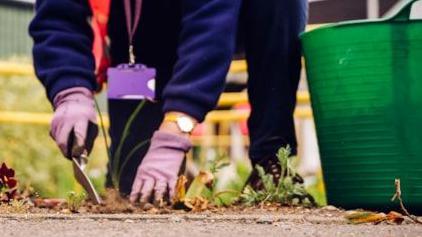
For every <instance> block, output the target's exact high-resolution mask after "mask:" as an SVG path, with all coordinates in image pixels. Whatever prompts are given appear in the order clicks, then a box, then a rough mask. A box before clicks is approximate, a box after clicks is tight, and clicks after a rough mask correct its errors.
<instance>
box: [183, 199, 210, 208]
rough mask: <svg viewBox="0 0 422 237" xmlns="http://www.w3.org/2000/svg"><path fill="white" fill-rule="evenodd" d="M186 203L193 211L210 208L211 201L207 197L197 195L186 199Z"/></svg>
mask: <svg viewBox="0 0 422 237" xmlns="http://www.w3.org/2000/svg"><path fill="white" fill-rule="evenodd" d="M184 204H185V206H186V207H188V208H189V209H190V210H191V211H204V210H207V209H208V204H209V202H208V200H207V199H205V198H202V197H195V198H193V199H186V200H185V201H184Z"/></svg>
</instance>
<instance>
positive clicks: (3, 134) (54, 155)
mask: <svg viewBox="0 0 422 237" xmlns="http://www.w3.org/2000/svg"><path fill="white" fill-rule="evenodd" d="M0 98H1V99H0V110H1V111H25V112H52V109H51V106H50V103H49V102H48V101H47V99H46V96H45V91H44V89H43V87H42V86H41V84H40V83H39V82H38V81H37V80H36V79H34V78H23V77H10V78H5V77H0ZM106 161H107V155H106V149H105V146H104V144H103V143H102V139H97V141H96V146H95V149H94V151H93V153H92V155H91V156H90V163H89V175H90V176H91V178H92V179H93V182H94V184H95V185H96V186H97V187H98V188H99V189H100V190H103V182H104V175H105V170H106ZM0 162H6V163H7V165H8V166H10V167H12V168H14V169H15V170H16V176H17V177H18V179H19V183H20V187H22V188H23V187H25V186H28V185H30V186H32V187H33V188H34V189H35V190H36V191H37V192H38V193H39V194H41V195H42V196H45V197H66V196H67V193H68V192H69V191H80V190H81V187H80V186H79V185H78V184H76V182H75V181H74V179H73V173H72V167H71V163H70V162H69V161H68V160H66V159H65V158H63V156H62V155H61V154H60V152H59V150H58V149H57V148H56V146H55V144H54V142H53V140H52V139H51V138H50V136H49V126H48V125H45V126H44V125H29V124H14V123H0Z"/></svg>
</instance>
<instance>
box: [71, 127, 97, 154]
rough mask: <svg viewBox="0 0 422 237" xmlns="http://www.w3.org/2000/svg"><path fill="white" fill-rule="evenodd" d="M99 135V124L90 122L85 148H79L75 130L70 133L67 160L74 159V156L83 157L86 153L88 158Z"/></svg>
mask: <svg viewBox="0 0 422 237" xmlns="http://www.w3.org/2000/svg"><path fill="white" fill-rule="evenodd" d="M97 135H98V126H97V124H95V123H93V122H91V121H89V122H88V129H87V132H86V138H85V144H84V146H83V147H78V146H77V145H76V143H75V130H74V129H72V131H71V132H70V133H69V138H68V140H67V156H66V157H67V158H68V159H72V157H73V155H74V154H79V155H82V154H84V152H85V151H86V152H85V153H86V154H85V156H88V155H89V154H90V153H91V151H92V148H93V147H94V142H95V138H96V137H97Z"/></svg>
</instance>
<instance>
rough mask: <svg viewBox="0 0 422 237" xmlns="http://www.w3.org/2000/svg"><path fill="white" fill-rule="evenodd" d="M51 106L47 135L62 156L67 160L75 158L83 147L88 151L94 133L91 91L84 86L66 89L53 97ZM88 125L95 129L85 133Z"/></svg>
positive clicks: (93, 138)
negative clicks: (52, 107)
mask: <svg viewBox="0 0 422 237" xmlns="http://www.w3.org/2000/svg"><path fill="white" fill-rule="evenodd" d="M53 105H54V116H53V120H52V122H51V130H50V135H51V137H52V138H53V139H54V141H55V142H56V143H57V145H58V146H59V148H60V150H61V152H62V153H63V155H64V156H65V157H67V158H69V159H71V158H72V157H79V156H80V155H81V154H82V152H84V150H86V151H87V152H88V154H89V153H90V152H91V150H92V146H93V144H94V140H95V138H96V136H97V134H98V129H97V126H96V121H97V116H96V112H95V102H94V95H93V93H92V92H91V91H90V90H88V89H87V88H85V87H74V88H70V89H66V90H63V91H61V92H59V93H58V94H57V95H56V96H55V97H54V101H53ZM89 124H94V126H95V129H94V130H95V132H94V133H92V132H90V134H89V136H88V134H87V133H88V127H89ZM70 136H74V138H70ZM69 140H72V141H73V144H69Z"/></svg>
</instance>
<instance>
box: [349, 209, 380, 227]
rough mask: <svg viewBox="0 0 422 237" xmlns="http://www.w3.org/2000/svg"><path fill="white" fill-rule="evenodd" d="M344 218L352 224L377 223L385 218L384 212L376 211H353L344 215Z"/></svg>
mask: <svg viewBox="0 0 422 237" xmlns="http://www.w3.org/2000/svg"><path fill="white" fill-rule="evenodd" d="M346 219H347V220H348V221H350V223H353V224H363V223H374V224H378V223H380V222H383V221H385V220H387V215H386V214H385V213H382V212H381V213H376V212H368V211H354V212H351V213H350V214H347V215H346Z"/></svg>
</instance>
